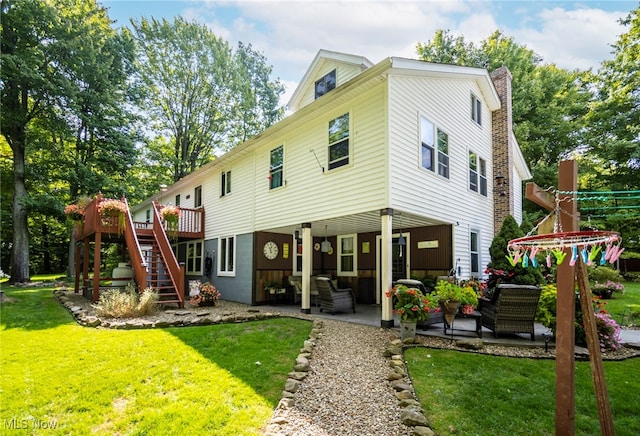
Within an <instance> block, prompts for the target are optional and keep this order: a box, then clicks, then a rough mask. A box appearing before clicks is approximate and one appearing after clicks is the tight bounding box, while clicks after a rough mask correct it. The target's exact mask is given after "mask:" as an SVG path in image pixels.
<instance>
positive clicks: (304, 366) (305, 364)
mask: <svg viewBox="0 0 640 436" xmlns="http://www.w3.org/2000/svg"><path fill="white" fill-rule="evenodd" d="M293 370H294V371H304V372H307V371H309V360H308V359H307V358H306V357H302V356H298V357H297V358H296V365H295V366H294V367H293Z"/></svg>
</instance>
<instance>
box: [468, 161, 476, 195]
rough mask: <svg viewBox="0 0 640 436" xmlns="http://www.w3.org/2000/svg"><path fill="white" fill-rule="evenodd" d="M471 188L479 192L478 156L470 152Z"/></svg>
mask: <svg viewBox="0 0 640 436" xmlns="http://www.w3.org/2000/svg"><path fill="white" fill-rule="evenodd" d="M469 189H471V190H472V191H475V192H478V156H476V154H475V153H474V152H472V151H470V152H469Z"/></svg>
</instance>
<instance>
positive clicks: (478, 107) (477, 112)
mask: <svg viewBox="0 0 640 436" xmlns="http://www.w3.org/2000/svg"><path fill="white" fill-rule="evenodd" d="M471 119H472V120H473V121H475V122H476V123H478V124H479V125H482V103H481V102H480V100H479V99H478V97H476V96H475V95H473V94H471Z"/></svg>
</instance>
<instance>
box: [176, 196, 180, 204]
mask: <svg viewBox="0 0 640 436" xmlns="http://www.w3.org/2000/svg"><path fill="white" fill-rule="evenodd" d="M176 206H180V194H178V195H176Z"/></svg>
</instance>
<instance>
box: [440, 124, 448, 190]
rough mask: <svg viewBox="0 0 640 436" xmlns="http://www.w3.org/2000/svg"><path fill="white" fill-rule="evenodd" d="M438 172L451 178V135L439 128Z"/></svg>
mask: <svg viewBox="0 0 640 436" xmlns="http://www.w3.org/2000/svg"><path fill="white" fill-rule="evenodd" d="M438 174H439V175H441V176H442V177H446V178H447V179H448V178H449V135H447V134H446V133H444V132H443V131H442V130H440V129H438Z"/></svg>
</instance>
